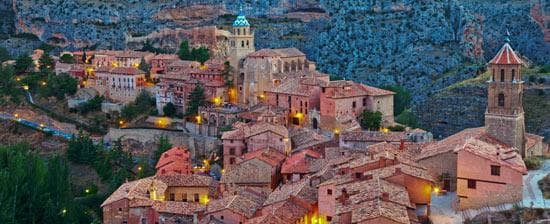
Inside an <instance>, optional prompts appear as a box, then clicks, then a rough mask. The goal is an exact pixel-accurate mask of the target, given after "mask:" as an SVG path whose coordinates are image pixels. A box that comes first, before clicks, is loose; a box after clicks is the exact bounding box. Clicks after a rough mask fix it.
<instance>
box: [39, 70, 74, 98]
mask: <svg viewBox="0 0 550 224" xmlns="http://www.w3.org/2000/svg"><path fill="white" fill-rule="evenodd" d="M77 90H78V80H76V79H75V78H73V77H71V76H70V75H69V74H66V73H63V74H60V75H49V76H48V80H47V81H46V85H45V86H44V85H41V94H42V95H43V96H45V97H50V96H54V97H55V98H57V99H58V100H63V99H65V95H74V94H75V93H76V91H77Z"/></svg>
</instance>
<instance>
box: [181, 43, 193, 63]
mask: <svg viewBox="0 0 550 224" xmlns="http://www.w3.org/2000/svg"><path fill="white" fill-rule="evenodd" d="M178 56H179V58H180V59H181V60H186V61H191V60H193V58H192V57H191V49H190V48H189V41H187V40H184V41H182V42H181V43H180V49H179V50H178Z"/></svg>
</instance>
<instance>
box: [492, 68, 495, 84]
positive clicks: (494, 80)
mask: <svg viewBox="0 0 550 224" xmlns="http://www.w3.org/2000/svg"><path fill="white" fill-rule="evenodd" d="M492 75H493V79H491V81H493V82H494V81H495V69H494V68H493V73H492Z"/></svg>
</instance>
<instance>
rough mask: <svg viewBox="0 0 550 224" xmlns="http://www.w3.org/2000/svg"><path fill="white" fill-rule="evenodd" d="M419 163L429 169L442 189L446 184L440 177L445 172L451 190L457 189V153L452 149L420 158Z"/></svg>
mask: <svg viewBox="0 0 550 224" xmlns="http://www.w3.org/2000/svg"><path fill="white" fill-rule="evenodd" d="M418 163H420V165H422V166H424V167H426V168H427V169H428V172H429V173H430V174H431V175H432V176H433V177H434V178H435V181H436V185H437V186H439V187H441V189H443V187H444V185H443V180H441V179H440V178H439V177H440V176H441V175H442V174H444V173H445V174H446V175H447V177H446V178H445V179H447V180H449V184H450V188H449V189H450V191H453V192H454V191H456V172H457V169H456V165H457V155H456V154H455V153H454V152H453V151H452V150H451V151H449V152H446V153H442V154H439V155H436V156H432V157H427V158H424V159H421V160H418Z"/></svg>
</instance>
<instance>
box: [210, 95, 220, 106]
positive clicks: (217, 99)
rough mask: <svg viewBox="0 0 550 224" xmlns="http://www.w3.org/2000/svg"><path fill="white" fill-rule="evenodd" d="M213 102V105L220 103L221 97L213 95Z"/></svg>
mask: <svg viewBox="0 0 550 224" xmlns="http://www.w3.org/2000/svg"><path fill="white" fill-rule="evenodd" d="M212 101H213V102H214V105H216V106H219V105H221V104H222V99H221V98H220V97H214V99H213V100H212Z"/></svg>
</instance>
